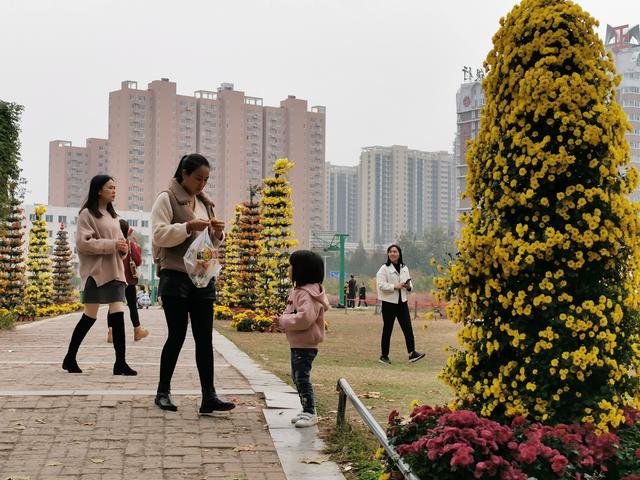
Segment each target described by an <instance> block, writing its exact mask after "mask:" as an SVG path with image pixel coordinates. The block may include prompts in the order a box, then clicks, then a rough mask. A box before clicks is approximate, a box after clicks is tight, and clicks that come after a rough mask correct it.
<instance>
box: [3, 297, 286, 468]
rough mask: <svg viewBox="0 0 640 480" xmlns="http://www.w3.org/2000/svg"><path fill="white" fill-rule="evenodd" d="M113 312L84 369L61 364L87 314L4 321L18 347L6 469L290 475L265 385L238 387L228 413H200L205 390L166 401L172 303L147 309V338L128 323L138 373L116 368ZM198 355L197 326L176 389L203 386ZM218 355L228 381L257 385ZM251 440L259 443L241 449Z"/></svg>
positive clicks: (87, 344)
mask: <svg viewBox="0 0 640 480" xmlns="http://www.w3.org/2000/svg"><path fill="white" fill-rule="evenodd" d="M104 316H105V314H104V313H103V312H101V314H100V320H99V322H98V324H96V326H95V327H94V328H93V329H92V330H91V331H90V332H89V335H88V336H87V338H86V339H85V341H84V343H83V346H82V348H81V349H80V352H79V354H78V363H79V364H80V367H81V368H82V369H83V370H84V373H82V374H77V375H76V374H74V375H70V374H68V373H66V372H64V371H63V370H62V369H61V368H60V364H61V361H62V358H63V357H64V355H65V352H66V348H67V342H68V341H69V338H70V336H71V332H72V330H73V328H74V326H75V322H76V321H77V319H78V316H76V315H72V316H71V318H64V317H62V318H58V319H55V320H50V321H44V322H39V323H38V324H37V325H34V326H32V327H30V328H27V329H17V330H15V331H0V351H7V350H13V353H11V355H10V356H9V357H8V358H5V357H3V358H2V359H0V408H1V409H2V412H3V415H2V416H1V417H0V478H1V479H4V478H8V477H11V476H23V477H31V478H32V479H33V480H35V479H36V478H37V479H39V480H46V479H57V480H64V479H69V480H119V479H136V480H138V479H141V480H146V479H149V480H159V479H172V480H173V479H179V480H180V479H197V480H203V479H207V478H208V479H225V480H229V479H232V478H237V479H243V480H253V479H255V480H267V479H268V480H282V479H284V478H285V476H284V473H283V472H282V468H281V467H280V463H279V461H278V456H277V453H276V451H275V448H274V446H273V441H272V439H271V437H270V435H269V432H268V430H266V429H265V428H264V425H265V422H264V416H263V415H262V413H261V411H260V408H255V406H256V405H258V406H259V405H263V402H262V400H260V397H259V395H258V394H247V393H244V394H233V395H232V396H233V397H236V398H238V399H239V400H241V401H242V403H243V404H242V405H239V406H238V407H237V408H236V409H235V410H234V411H233V412H231V413H230V414H228V415H227V416H226V417H215V418H208V417H199V416H198V414H197V410H198V406H199V403H200V395H199V394H175V393H174V399H175V400H176V402H177V403H178V405H179V410H178V412H163V411H161V410H159V409H158V408H157V407H156V406H155V405H154V403H153V400H154V394H153V392H155V389H156V386H157V382H158V378H157V375H158V369H159V366H158V364H159V358H160V352H161V349H162V345H163V343H164V336H165V330H166V326H165V322H164V316H163V312H162V311H161V310H154V309H149V310H144V311H142V312H141V321H142V323H143V324H144V325H145V326H147V328H149V329H150V331H151V336H149V337H147V338H146V339H144V340H143V341H141V342H136V343H135V344H134V343H133V342H132V340H131V335H129V333H130V331H129V329H130V327H129V326H128V325H127V327H126V328H127V331H128V335H127V342H128V345H127V361H128V363H129V364H130V365H131V366H132V367H133V368H136V369H137V370H138V372H139V375H138V376H137V377H122V376H114V375H112V373H111V367H112V365H113V356H114V353H113V347H112V346H111V345H109V344H107V343H106V342H105V341H104V336H105V333H106V329H105V328H103V325H104V324H103V323H101V322H102V317H104ZM99 326H100V327H99ZM98 327H99V328H98ZM214 343H215V335H214ZM194 356H195V351H194V345H193V339H192V338H191V337H190V336H189V335H188V336H187V340H186V341H185V345H184V348H183V351H182V353H181V356H180V360H179V362H178V366H177V367H176V371H175V375H174V379H173V384H172V390H173V391H174V392H177V391H185V392H199V390H200V385H199V377H198V372H197V369H196V367H195V357H194ZM214 365H215V367H214V368H215V375H216V387H217V388H218V389H224V390H227V391H235V390H237V391H242V392H251V391H252V390H251V386H250V385H249V384H248V383H247V380H246V379H245V378H244V376H243V375H241V374H240V373H239V372H238V371H237V370H236V369H235V368H233V367H232V366H230V365H229V364H228V363H227V362H226V361H225V359H224V358H223V357H222V356H220V355H219V354H218V353H216V354H215V364H214ZM9 387H10V388H9ZM8 391H9V393H6V392H8ZM10 392H16V393H15V394H11V393H10ZM48 392H60V393H59V394H58V395H50V394H48ZM73 392H84V393H83V394H74V393H73ZM136 392H144V393H140V394H138V393H136ZM222 396H224V397H226V398H229V397H230V396H231V395H224V394H223V395H222ZM249 407H251V408H249ZM248 444H251V445H254V446H255V448H256V451H255V452H235V451H234V450H233V448H234V447H235V446H238V445H248ZM258 462H262V463H263V467H262V470H259V469H258V468H259V467H258V466H257V463H258ZM47 464H49V466H47ZM269 475H271V476H269Z"/></svg>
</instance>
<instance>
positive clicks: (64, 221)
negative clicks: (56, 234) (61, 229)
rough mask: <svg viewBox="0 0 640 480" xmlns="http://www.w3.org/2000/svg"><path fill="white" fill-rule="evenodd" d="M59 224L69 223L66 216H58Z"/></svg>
mask: <svg viewBox="0 0 640 480" xmlns="http://www.w3.org/2000/svg"><path fill="white" fill-rule="evenodd" d="M58 223H67V216H66V215H58Z"/></svg>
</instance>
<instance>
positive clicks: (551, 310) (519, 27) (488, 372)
mask: <svg viewBox="0 0 640 480" xmlns="http://www.w3.org/2000/svg"><path fill="white" fill-rule="evenodd" d="M596 25H597V24H596V22H595V20H594V19H593V18H591V17H590V16H589V15H588V14H587V13H585V12H584V11H583V10H582V9H581V8H580V7H579V6H578V5H576V4H574V3H572V2H570V1H565V0H524V1H523V2H522V3H521V4H520V5H518V6H516V7H515V8H514V9H513V10H512V11H511V13H510V14H509V15H507V17H506V18H504V19H503V20H502V21H501V27H500V29H499V31H498V32H497V34H496V35H495V36H494V39H493V41H494V48H493V50H492V51H491V52H490V53H489V55H488V57H487V60H486V63H485V68H486V70H487V71H488V75H487V78H486V79H485V81H484V83H483V87H484V90H485V95H486V102H487V103H486V106H485V107H484V109H483V117H482V121H481V125H480V131H479V133H478V137H477V139H476V140H475V141H474V142H473V145H472V147H471V148H470V150H469V153H468V157H467V163H468V167H469V173H468V186H467V192H466V194H467V196H468V197H469V199H470V201H471V212H470V214H469V215H467V216H466V219H465V225H464V227H463V232H462V239H461V240H460V242H459V251H460V255H459V257H458V258H457V259H456V261H455V262H454V263H453V264H452V265H451V266H450V268H449V269H448V270H447V271H446V275H445V276H444V277H443V278H441V279H440V280H439V281H438V283H437V284H438V286H439V287H440V289H441V292H442V294H443V296H445V297H446V298H448V299H450V300H451V301H452V303H451V306H450V308H449V311H448V313H449V317H450V318H452V319H453V320H454V321H456V322H459V323H461V324H463V327H462V329H461V330H460V334H459V337H460V341H461V344H462V345H463V346H464V351H460V352H458V353H456V354H455V355H453V356H452V357H451V358H450V359H449V363H448V367H447V368H446V370H445V372H444V373H443V377H444V379H445V380H446V381H447V382H448V383H449V384H450V385H451V386H452V387H453V388H454V390H455V392H456V395H457V403H458V405H462V406H466V407H470V408H472V409H474V410H476V411H477V412H479V413H480V414H482V415H484V416H488V417H493V418H496V419H500V418H505V417H514V416H516V415H521V414H522V415H528V416H529V417H530V418H532V419H535V420H539V421H543V422H545V423H554V422H573V421H583V422H593V423H595V424H596V425H597V426H598V427H599V429H600V430H601V431H602V430H607V429H608V428H610V427H616V426H618V425H619V424H620V423H621V422H623V421H624V416H623V411H622V408H623V406H625V405H628V404H630V403H632V402H633V400H634V397H635V396H636V395H637V393H638V377H637V372H638V369H639V367H640V364H639V363H638V358H639V353H640V350H639V338H638V328H639V317H638V308H639V307H640V304H639V301H640V297H639V293H640V290H639V286H640V285H639V283H638V274H639V270H638V268H639V267H640V237H639V232H640V224H639V216H638V215H639V209H638V205H637V204H635V203H632V202H631V201H630V200H629V199H628V195H629V194H630V193H631V192H633V191H634V189H635V188H636V186H637V183H638V182H637V172H636V170H635V169H634V168H632V167H631V166H630V165H629V146H628V143H627V141H626V140H625V137H624V134H625V131H626V130H627V129H628V128H629V124H628V122H627V120H626V117H625V115H624V113H623V111H622V109H621V107H620V106H619V105H618V103H617V102H616V97H615V87H616V85H617V84H618V82H619V77H617V76H616V74H615V69H614V65H613V62H612V60H611V57H610V56H607V54H606V53H605V51H604V47H603V44H602V41H601V40H600V39H599V38H598V37H597V35H596V33H595V27H596Z"/></svg>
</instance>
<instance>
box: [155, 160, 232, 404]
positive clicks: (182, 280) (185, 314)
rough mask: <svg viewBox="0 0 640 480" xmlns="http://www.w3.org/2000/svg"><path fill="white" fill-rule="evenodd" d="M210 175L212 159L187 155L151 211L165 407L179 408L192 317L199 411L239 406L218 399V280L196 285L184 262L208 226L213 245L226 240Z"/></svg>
mask: <svg viewBox="0 0 640 480" xmlns="http://www.w3.org/2000/svg"><path fill="white" fill-rule="evenodd" d="M208 180H209V161H208V160H207V159H206V158H205V157H203V156H202V155H199V154H197V153H192V154H190V155H185V156H184V157H182V159H181V160H180V163H179V165H178V168H177V170H176V173H175V175H174V177H173V178H172V179H171V182H170V183H169V187H168V189H167V190H165V191H164V192H161V193H160V194H159V195H158V198H157V199H156V201H155V203H154V205H153V208H152V210H151V223H152V231H153V256H154V259H155V262H156V263H157V264H158V265H159V268H160V284H159V287H158V290H159V295H160V297H161V298H162V307H163V309H164V315H165V318H166V321H167V328H168V336H167V340H166V342H165V344H164V347H163V349H162V355H161V357H160V381H159V382H158V392H157V395H156V399H155V403H156V405H158V406H159V407H160V408H161V409H162V410H169V411H174V412H175V411H176V410H177V409H178V407H177V406H176V405H175V404H174V403H173V399H172V398H171V395H170V392H171V377H172V376H173V371H174V369H175V367H176V363H177V362H178V356H179V355H180V350H181V349H182V345H183V343H184V339H185V336H186V334H187V325H188V323H189V319H191V331H192V333H193V339H194V341H195V345H196V366H197V368H198V375H199V377H200V387H201V388H202V403H201V405H200V415H207V414H210V413H213V412H214V411H226V410H231V409H233V408H235V405H234V404H233V403H231V402H226V401H224V400H221V399H220V398H218V395H217V394H216V390H215V388H214V384H213V342H212V340H213V339H212V330H213V301H214V299H215V279H214V278H212V279H211V281H210V282H209V284H208V285H207V286H206V287H204V288H197V287H196V286H195V285H194V283H193V282H192V281H191V278H190V277H189V275H188V274H187V271H186V268H185V265H184V254H185V253H186V251H187V250H188V248H189V246H190V245H191V243H192V242H193V241H194V240H195V239H196V238H197V236H198V235H199V234H200V232H202V231H204V230H207V233H208V234H209V236H210V238H211V241H212V242H213V246H214V247H217V246H218V245H220V242H222V240H223V239H224V233H223V230H224V222H222V221H221V220H218V219H217V218H216V217H215V215H214V213H213V202H212V201H211V200H210V199H209V197H207V196H206V195H205V194H204V193H203V190H204V187H205V185H206V184H207V181H208Z"/></svg>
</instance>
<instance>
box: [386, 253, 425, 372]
mask: <svg viewBox="0 0 640 480" xmlns="http://www.w3.org/2000/svg"><path fill="white" fill-rule="evenodd" d="M376 284H377V287H378V299H379V300H381V301H382V321H383V322H384V326H383V328H382V340H381V342H380V344H381V349H382V355H381V356H380V360H379V361H380V363H384V364H386V365H390V364H391V360H389V344H390V343H391V333H392V332H393V324H394V322H395V320H396V318H397V319H398V323H399V324H400V328H402V333H404V341H405V343H406V344H407V352H408V353H409V361H410V362H417V361H418V360H420V359H421V358H424V353H420V352H417V351H416V349H415V339H414V337H413V329H412V327H411V315H410V314H409V306H408V305H407V292H410V291H411V277H410V276H409V269H408V268H407V266H406V265H405V264H404V263H403V261H402V250H401V249H400V247H399V246H398V245H391V246H390V247H389V248H387V261H386V262H385V264H384V265H382V266H381V267H380V270H378V273H377V274H376Z"/></svg>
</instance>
